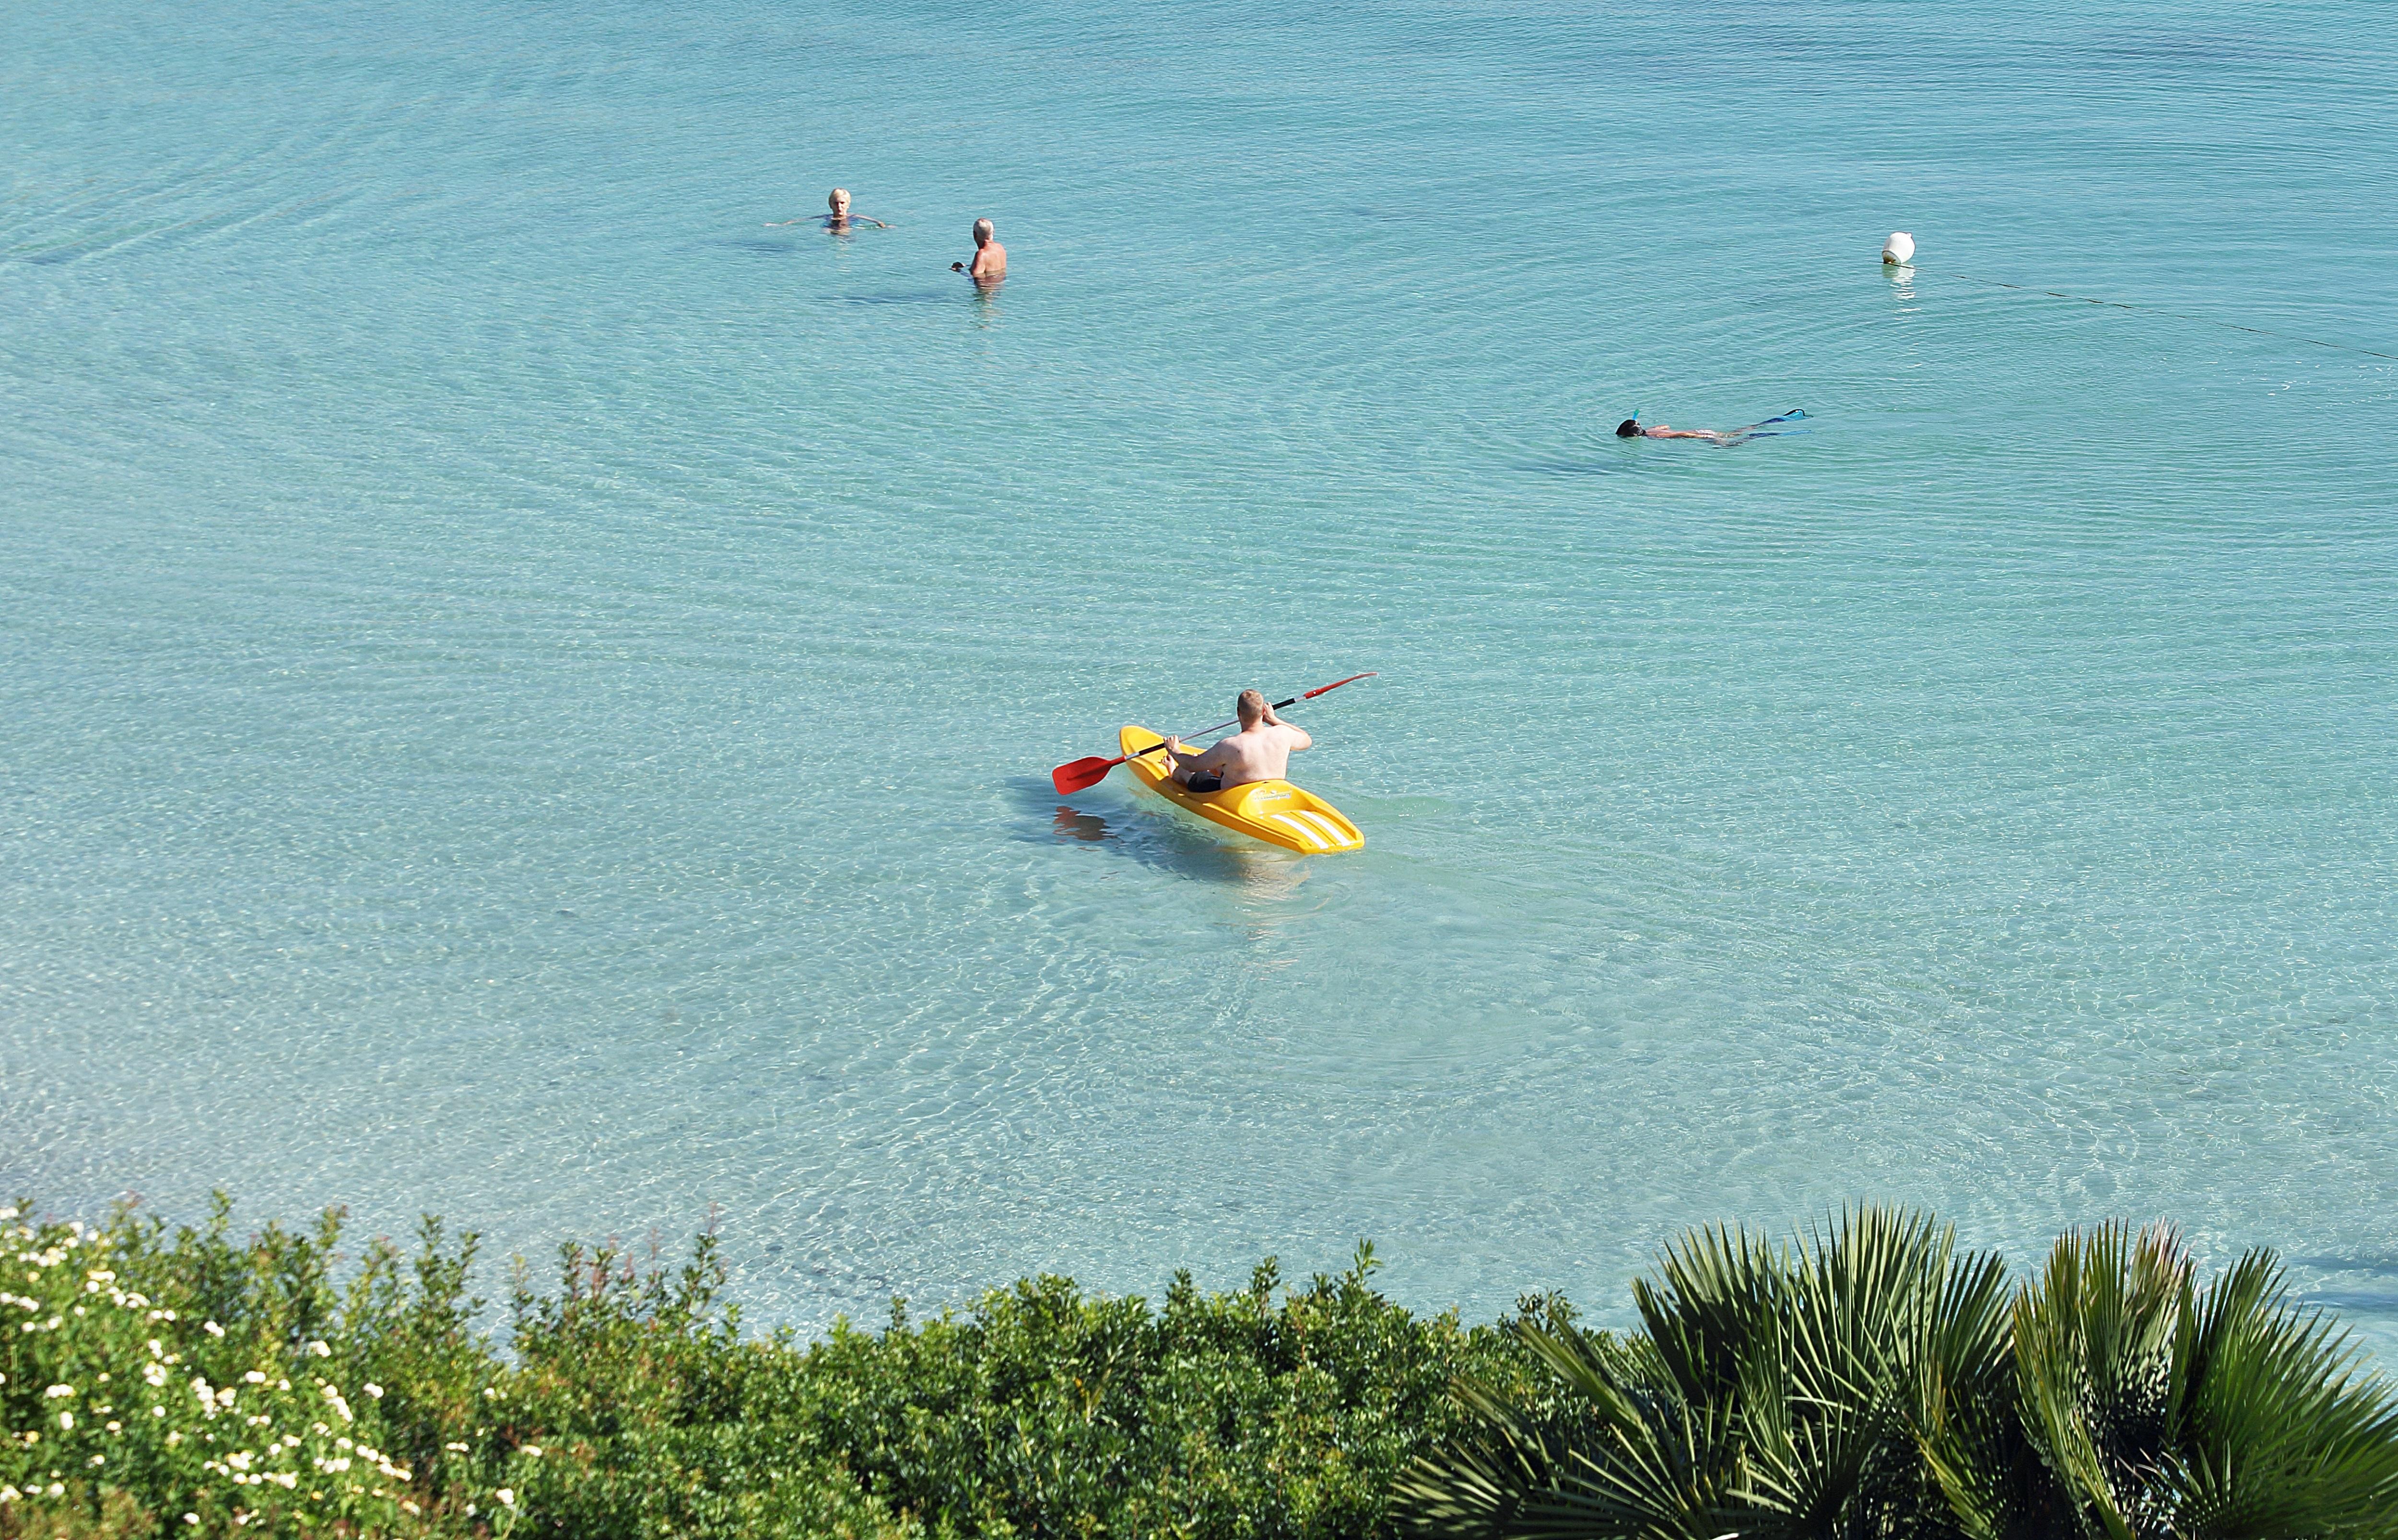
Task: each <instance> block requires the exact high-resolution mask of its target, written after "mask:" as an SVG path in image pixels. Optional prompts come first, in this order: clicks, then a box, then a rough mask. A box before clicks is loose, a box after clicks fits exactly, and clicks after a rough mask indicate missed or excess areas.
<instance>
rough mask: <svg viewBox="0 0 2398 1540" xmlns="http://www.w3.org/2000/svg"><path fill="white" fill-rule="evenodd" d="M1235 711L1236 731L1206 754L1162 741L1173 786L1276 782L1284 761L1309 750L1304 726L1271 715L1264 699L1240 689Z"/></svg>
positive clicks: (1210, 788)
mask: <svg viewBox="0 0 2398 1540" xmlns="http://www.w3.org/2000/svg"><path fill="white" fill-rule="evenodd" d="M1234 709H1235V710H1236V711H1237V712H1238V713H1239V716H1240V719H1241V730H1240V731H1239V732H1237V733H1234V734H1233V736H1231V737H1228V738H1219V739H1218V740H1217V742H1216V744H1215V746H1214V747H1213V748H1211V749H1207V750H1190V749H1185V748H1183V747H1182V740H1181V739H1180V738H1167V739H1166V740H1165V754H1166V759H1167V761H1168V762H1169V763H1170V765H1171V774H1172V776H1173V777H1174V780H1175V782H1176V783H1177V784H1178V785H1180V786H1183V787H1186V788H1188V789H1189V790H1193V791H1223V790H1231V789H1232V788H1233V787H1235V786H1247V785H1249V784H1250V783H1251V782H1253V781H1261V780H1280V779H1282V778H1283V776H1284V774H1285V772H1287V771H1288V770H1289V768H1290V756H1291V755H1293V754H1296V753H1298V752H1300V750H1305V749H1308V748H1311V747H1313V746H1314V742H1315V740H1314V738H1312V737H1310V736H1308V734H1307V729H1306V728H1304V727H1293V726H1292V725H1291V724H1290V723H1287V722H1284V721H1282V720H1281V719H1280V718H1278V717H1276V716H1275V715H1274V714H1273V707H1271V706H1269V705H1267V704H1266V697H1265V696H1261V695H1260V694H1259V693H1258V692H1257V691H1255V690H1244V691H1242V692H1241V698H1240V700H1239V701H1238V702H1237V703H1236V706H1235V708H1234Z"/></svg>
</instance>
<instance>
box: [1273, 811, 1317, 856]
mask: <svg viewBox="0 0 2398 1540" xmlns="http://www.w3.org/2000/svg"><path fill="white" fill-rule="evenodd" d="M1272 817H1273V821H1274V822H1276V823H1287V824H1288V825H1290V826H1291V827H1292V828H1293V829H1296V830H1298V831H1299V837H1300V839H1302V840H1305V841H1306V842H1307V843H1308V844H1312V845H1314V847H1315V848H1316V849H1318V850H1329V849H1330V848H1331V846H1330V845H1327V844H1325V843H1324V836H1323V835H1321V834H1319V833H1317V832H1316V831H1314V830H1313V829H1311V828H1309V827H1308V826H1307V825H1306V824H1303V823H1301V822H1300V821H1299V819H1297V818H1296V817H1292V816H1291V815H1290V814H1288V813H1275V814H1273V815H1272Z"/></svg>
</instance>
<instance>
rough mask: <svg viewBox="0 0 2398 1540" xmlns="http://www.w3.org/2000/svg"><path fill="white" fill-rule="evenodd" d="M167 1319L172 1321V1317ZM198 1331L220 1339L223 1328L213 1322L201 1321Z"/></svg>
mask: <svg viewBox="0 0 2398 1540" xmlns="http://www.w3.org/2000/svg"><path fill="white" fill-rule="evenodd" d="M168 1318H169V1319H172V1318H173V1317H168ZM200 1330H201V1331H205V1332H207V1333H208V1334H209V1336H211V1337H222V1336H223V1335H224V1328H223V1327H222V1326H219V1325H218V1324H217V1323H216V1322H214V1321H202V1322H201V1323H200Z"/></svg>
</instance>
